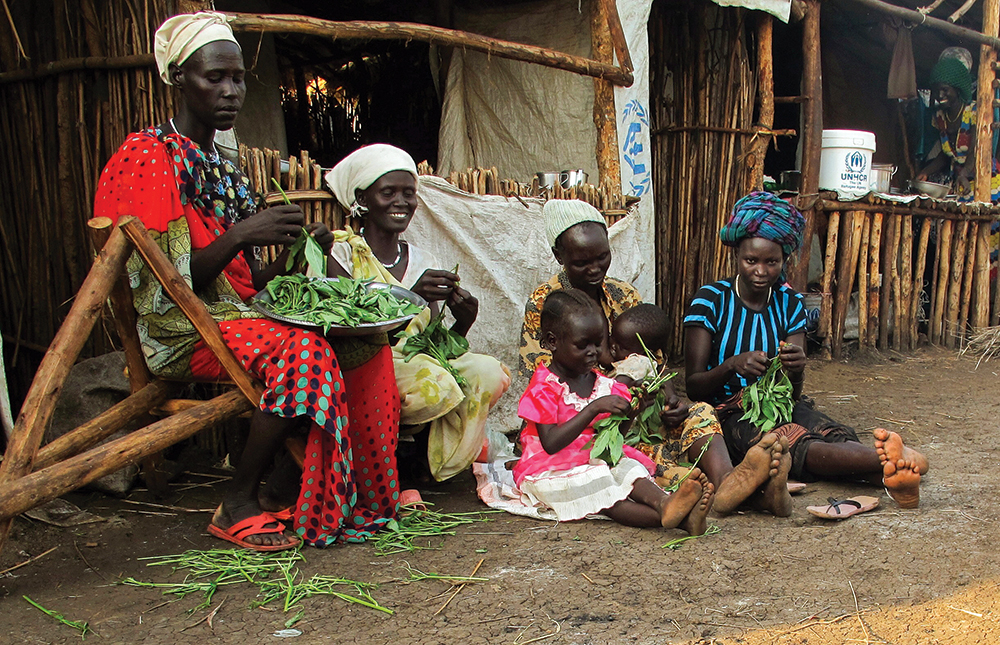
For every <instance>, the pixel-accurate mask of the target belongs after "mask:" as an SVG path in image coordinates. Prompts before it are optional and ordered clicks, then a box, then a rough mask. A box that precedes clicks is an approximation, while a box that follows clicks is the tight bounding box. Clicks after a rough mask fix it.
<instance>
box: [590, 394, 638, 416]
mask: <svg viewBox="0 0 1000 645" xmlns="http://www.w3.org/2000/svg"><path fill="white" fill-rule="evenodd" d="M587 409H588V411H590V412H592V413H593V414H594V416H595V417H596V416H597V415H598V414H628V413H629V412H630V411H631V410H632V406H631V405H630V404H629V402H628V400H626V399H625V397H623V396H620V395H618V394H608V395H605V396H602V397H600V398H597V399H594V400H593V401H591V402H590V403H588V404H587Z"/></svg>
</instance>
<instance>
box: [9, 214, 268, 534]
mask: <svg viewBox="0 0 1000 645" xmlns="http://www.w3.org/2000/svg"><path fill="white" fill-rule="evenodd" d="M89 226H90V228H91V233H92V236H93V239H94V246H95V248H96V249H100V250H99V251H98V253H97V256H96V259H95V260H94V265H93V267H92V268H91V270H90V273H89V274H88V275H87V278H86V279H85V280H84V282H83V285H82V286H81V287H80V290H79V292H78V293H77V295H76V299H75V300H74V302H73V305H72V307H71V308H70V311H69V313H68V314H67V316H66V319H65V320H64V321H63V324H62V326H61V327H60V328H59V331H58V333H57V334H56V336H55V338H54V339H53V341H52V343H51V345H49V349H48V351H47V352H46V354H45V357H44V358H43V359H42V363H41V365H40V366H39V368H38V372H37V373H36V374H35V378H34V379H33V381H32V383H31V388H30V389H29V391H28V394H27V396H26V397H25V400H24V404H23V405H22V407H21V412H20V414H19V415H18V418H17V421H16V422H15V424H14V431H13V433H12V434H11V437H10V441H9V442H8V444H7V451H6V453H5V454H4V459H3V462H2V463H0V549H2V548H3V545H4V543H5V542H6V539H7V536H8V534H9V532H10V527H11V524H12V523H13V519H14V517H16V516H17V515H19V514H20V513H23V512H25V511H27V510H30V509H32V508H34V507H36V506H39V505H41V504H44V503H46V502H48V501H50V500H52V499H55V498H56V497H59V496H60V495H62V494H64V493H67V492H69V491H72V490H75V489H77V488H79V487H81V486H84V485H86V484H88V483H90V482H92V481H94V480H95V479H98V478H100V477H103V476H104V475H107V474H110V473H112V472H115V471H116V470H118V469H120V468H122V467H123V466H125V465H127V464H130V463H143V462H146V463H145V465H146V471H147V473H146V474H147V477H155V474H154V473H155V470H156V469H155V464H151V463H150V462H149V461H148V460H149V459H151V458H153V457H154V456H155V455H158V454H159V453H160V451H162V450H164V449H165V448H167V447H169V446H171V445H173V444H175V443H177V442H179V441H182V440H183V439H186V438H188V437H190V436H192V435H194V434H196V433H198V432H200V431H201V430H204V429H206V428H209V427H211V426H213V425H215V424H217V423H220V422H222V421H225V420H227V419H230V418H232V417H234V416H237V415H240V414H244V413H247V412H250V411H252V410H254V409H255V408H256V407H257V405H258V403H259V401H260V398H261V394H262V392H263V388H262V386H261V384H260V383H259V382H258V381H257V380H256V379H254V378H253V377H252V376H251V375H249V374H248V373H247V372H246V371H245V370H244V369H243V366H242V365H241V364H240V362H239V361H238V360H237V358H236V356H235V355H234V354H233V352H232V351H231V350H230V349H229V347H228V346H227V345H226V344H225V341H224V340H223V337H222V332H221V331H220V330H219V326H218V324H217V323H216V321H215V320H214V319H213V318H212V316H211V315H210V314H209V312H208V310H207V309H206V308H205V305H204V303H203V302H202V301H201V300H200V299H199V298H198V296H197V295H195V293H194V292H193V291H192V290H191V288H190V287H189V286H188V285H187V283H186V282H185V281H184V279H183V278H182V277H181V275H180V274H179V273H178V272H177V270H176V269H175V268H174V266H173V265H172V264H171V262H170V260H169V259H168V258H167V257H166V255H164V253H163V252H162V251H161V250H160V248H159V247H158V246H157V245H156V243H155V242H154V241H153V239H152V238H151V237H150V236H149V233H148V232H147V231H146V228H145V227H144V226H143V225H142V223H141V222H140V221H139V220H137V219H135V218H132V217H124V218H122V219H121V220H120V221H119V223H118V225H117V226H115V225H113V223H112V221H111V220H110V219H108V218H94V219H92V220H90V222H89ZM133 251H136V252H138V253H139V255H140V256H141V257H142V259H143V260H144V261H145V262H146V264H147V265H148V266H149V267H150V269H151V270H152V272H153V274H154V275H155V276H156V279H157V280H158V281H159V282H160V284H162V285H163V288H164V291H165V292H166V293H167V295H168V296H169V297H170V298H171V300H173V301H174V303H176V304H177V306H178V307H180V309H181V311H183V313H184V315H185V316H187V318H188V319H189V320H190V321H191V323H192V324H193V325H194V327H195V329H196V330H197V331H198V333H199V335H200V336H201V338H202V340H203V341H204V342H205V345H207V346H208V347H209V348H210V349H211V350H212V352H213V353H214V354H215V356H216V357H217V358H218V359H219V362H220V363H221V364H222V366H223V368H224V369H225V370H226V373H227V374H228V375H229V378H230V379H231V381H232V383H233V385H234V386H235V387H234V388H233V389H232V390H229V391H227V392H225V393H223V394H221V395H219V396H216V397H215V398H213V399H210V400H208V401H189V400H177V399H173V398H172V397H173V396H175V395H176V394H177V393H178V391H179V390H180V389H181V388H182V384H181V383H178V382H171V381H166V380H163V379H160V378H157V377H155V376H153V375H152V374H150V372H149V370H148V368H147V366H146V363H145V359H144V357H143V353H142V347H141V345H140V342H139V336H138V333H137V332H136V328H135V322H136V314H135V309H134V308H133V305H132V292H131V289H130V288H129V285H128V276H127V274H126V271H125V263H126V261H127V260H128V258H129V256H130V255H131V254H132V252H133ZM109 299H110V300H111V307H112V311H113V314H114V322H115V326H116V328H117V330H118V334H119V336H120V338H121V340H122V344H123V346H124V350H125V358H126V364H127V367H128V377H129V381H130V384H131V387H132V394H131V396H129V397H128V398H127V399H125V400H124V401H122V402H121V403H118V404H117V405H115V406H113V407H112V408H111V409H109V410H107V411H106V412H104V413H103V414H101V415H99V416H98V417H96V418H95V419H92V420H91V421H88V422H86V423H84V424H82V425H80V426H79V427H77V428H75V429H74V430H72V431H71V432H69V433H67V434H65V435H63V436H62V437H60V438H59V439H57V440H55V441H53V442H51V443H49V444H47V445H46V446H44V447H41V448H40V444H41V441H42V437H43V435H44V433H45V428H46V426H47V425H48V423H49V420H50V418H51V416H52V411H53V409H54V408H55V404H56V400H57V399H58V396H59V392H60V391H61V389H62V386H63V383H64V382H65V380H66V376H67V375H68V374H69V370H70V368H71V367H72V366H73V364H74V363H75V362H76V360H77V358H78V357H79V354H80V351H81V349H82V348H83V345H84V343H85V342H86V340H87V338H88V337H89V335H90V333H91V331H92V330H93V328H94V324H95V322H96V321H97V319H98V317H100V315H101V313H102V311H103V309H104V306H105V303H106V302H107V301H108V300H109ZM154 412H155V413H160V414H166V413H171V412H176V413H175V414H172V416H168V417H166V418H161V419H156V418H155V416H154ZM137 421H138V422H141V423H142V427H140V428H139V429H138V430H135V431H133V432H130V433H129V434H127V435H125V436H123V437H121V438H118V439H115V440H113V441H109V442H108V443H105V444H103V445H99V446H98V445H96V444H98V443H99V442H100V441H103V440H104V439H106V438H108V437H109V436H111V435H113V434H115V433H116V432H118V431H120V430H122V429H123V428H125V427H126V426H128V425H129V424H132V423H134V422H137ZM155 485H156V483H155V482H151V486H155Z"/></svg>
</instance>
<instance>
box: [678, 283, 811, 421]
mask: <svg viewBox="0 0 1000 645" xmlns="http://www.w3.org/2000/svg"><path fill="white" fill-rule="evenodd" d="M735 283H736V278H726V279H725V280H719V281H718V282H714V283H712V284H708V285H705V286H704V287H702V288H701V289H699V290H698V293H696V294H694V300H693V301H691V306H690V307H689V308H688V312H687V315H686V316H685V317H684V326H685V327H701V328H703V329H707V330H708V332H709V333H711V334H712V350H711V352H710V354H709V358H708V365H706V366H705V369H706V370H712V369H714V368H716V367H718V366H719V365H721V364H722V363H723V361H725V360H726V359H727V358H729V357H731V356H737V355H739V354H742V353H743V352H753V351H762V352H764V353H766V354H767V355H768V356H775V355H776V354H777V353H778V343H779V341H783V340H787V339H788V337H789V336H792V335H794V334H798V333H801V332H804V331H805V329H806V318H807V316H806V308H805V306H804V305H803V304H802V296H800V295H799V294H798V293H797V292H796V291H795V290H793V289H792V288H790V287H788V286H785V285H781V286H776V287H772V290H771V298H770V300H769V301H768V303H767V308H765V309H764V310H763V311H754V310H752V309H748V308H747V306H746V305H744V304H743V301H742V300H740V299H739V297H738V296H737V295H736V291H735V289H734V285H735ZM748 384H749V381H747V379H745V378H743V377H742V376H740V375H739V374H733V376H732V378H731V379H729V381H728V382H727V383H726V385H725V386H724V387H723V389H722V391H721V392H720V393H719V394H718V396H716V397H714V400H712V401H709V403H712V404H713V405H715V404H718V403H721V402H723V401H725V400H726V399H728V398H729V397H731V396H732V395H733V394H735V393H736V392H738V391H739V390H740V389H742V388H743V387H745V386H746V385H748Z"/></svg>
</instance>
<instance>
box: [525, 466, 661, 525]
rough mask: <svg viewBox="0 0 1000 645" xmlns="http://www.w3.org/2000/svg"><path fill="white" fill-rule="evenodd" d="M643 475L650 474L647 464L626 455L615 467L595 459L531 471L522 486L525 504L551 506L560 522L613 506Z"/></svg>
mask: <svg viewBox="0 0 1000 645" xmlns="http://www.w3.org/2000/svg"><path fill="white" fill-rule="evenodd" d="M643 478H647V479H648V478H649V471H648V470H646V467H645V466H643V465H642V464H641V463H639V462H638V461H636V460H635V459H630V458H628V457H623V458H622V460H621V461H619V462H618V464H617V465H615V466H614V467H613V468H612V467H610V466H608V464H606V463H605V462H603V461H592V462H591V463H589V464H585V465H583V466H576V467H574V468H571V469H569V470H549V471H545V472H542V473H538V474H536V475H528V476H526V477H525V478H524V480H522V481H521V485H520V487H519V488H520V490H521V499H522V501H523V502H524V503H525V504H527V505H529V506H540V507H546V508H551V509H552V510H553V511H554V512H555V514H556V517H557V518H558V519H559V521H560V522H568V521H571V520H579V519H583V518H584V517H586V516H588V515H593V514H595V513H600V512H601V511H603V510H604V509H607V508H611V507H612V506H614V505H615V504H617V503H618V502H620V501H622V500H623V499H625V498H627V497H628V496H629V495H631V494H632V486H633V485H634V484H635V481H636V480H637V479H643Z"/></svg>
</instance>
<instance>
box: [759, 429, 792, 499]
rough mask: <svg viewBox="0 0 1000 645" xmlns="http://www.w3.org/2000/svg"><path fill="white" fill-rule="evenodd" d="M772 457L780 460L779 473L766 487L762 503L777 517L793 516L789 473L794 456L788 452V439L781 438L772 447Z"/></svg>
mask: <svg viewBox="0 0 1000 645" xmlns="http://www.w3.org/2000/svg"><path fill="white" fill-rule="evenodd" d="M771 456H772V457H773V458H774V459H777V460H778V463H779V467H778V472H777V473H775V474H774V475H773V476H771V478H770V479H769V480H768V481H767V484H765V485H764V491H763V497H762V501H761V503H762V504H763V506H764V508H765V509H767V510H769V511H771V513H773V514H774V515H776V516H777V517H788V516H789V515H791V514H792V496H791V495H789V494H788V472H789V471H790V470H791V469H792V454H791V453H790V452H788V439H786V438H785V437H782V438H781V441H776V442H775V443H774V445H773V446H772V447H771Z"/></svg>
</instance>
